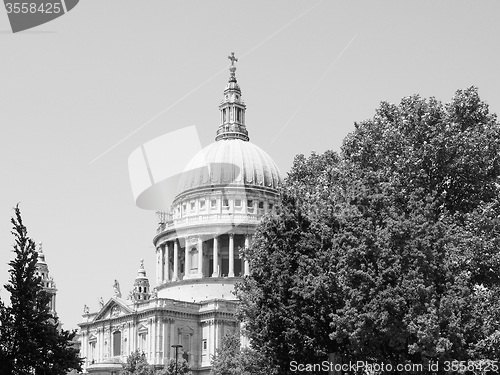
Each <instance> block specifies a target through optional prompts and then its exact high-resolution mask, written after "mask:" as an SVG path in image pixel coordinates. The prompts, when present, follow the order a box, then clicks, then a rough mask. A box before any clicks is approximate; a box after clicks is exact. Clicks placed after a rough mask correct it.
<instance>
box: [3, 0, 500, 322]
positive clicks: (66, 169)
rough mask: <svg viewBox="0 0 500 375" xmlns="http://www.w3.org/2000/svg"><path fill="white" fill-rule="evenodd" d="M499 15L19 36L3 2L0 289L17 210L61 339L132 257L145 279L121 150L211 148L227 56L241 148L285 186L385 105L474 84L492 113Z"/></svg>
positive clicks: (211, 15) (344, 7) (413, 13)
mask: <svg viewBox="0 0 500 375" xmlns="http://www.w3.org/2000/svg"><path fill="white" fill-rule="evenodd" d="M499 14H500V2H498V1H481V2H473V1H459V0H458V1H457V0H453V1H439V2H437V1H420V0H419V1H416V0H415V1H401V0H395V1H372V0H367V1H353V0H349V1H329V0H324V1H305V0H302V1H296V0H286V1H285V0H284V1H268V0H266V1H255V0H252V1H238V0H236V1H235V0H232V1H166V0H149V1H138V0H134V1H133V0H106V1H102V0H81V1H80V3H79V4H78V5H77V7H75V8H74V9H73V10H72V11H71V12H69V13H68V14H67V15H65V16H63V17H60V18H58V19H56V20H54V21H53V22H50V23H47V24H44V25H41V26H39V27H37V28H36V29H32V30H28V31H26V32H22V33H18V34H12V33H11V31H10V26H9V23H8V18H7V13H6V11H5V10H4V9H3V8H1V9H0V129H1V133H0V182H1V194H0V249H1V250H0V283H1V284H2V285H3V284H5V282H6V281H7V278H8V274H7V270H8V267H7V262H8V261H9V260H10V259H11V258H12V256H13V253H12V252H11V251H10V250H11V248H12V244H13V241H14V239H13V236H12V235H11V234H10V230H11V224H10V217H11V216H12V215H13V210H12V207H13V206H15V204H16V203H18V202H20V207H21V210H22V214H23V219H24V221H25V224H26V225H27V227H28V232H29V234H30V235H31V237H32V238H33V239H34V240H35V241H36V242H39V241H43V243H44V252H45V255H46V260H47V262H48V265H49V269H50V272H51V274H52V276H53V277H54V279H55V281H56V283H57V287H58V289H59V292H58V297H57V309H58V312H59V316H60V317H61V319H62V321H63V322H64V326H65V328H76V324H77V323H78V322H79V321H80V319H81V314H82V312H83V305H84V304H87V305H88V306H89V307H90V309H91V310H92V311H95V310H97V308H98V298H99V297H101V296H102V297H103V298H104V300H107V299H108V298H110V297H111V296H112V295H113V288H112V285H113V281H114V279H118V281H119V282H120V285H121V289H122V293H123V294H124V295H125V296H126V295H127V294H128V291H129V290H130V289H131V288H132V285H133V281H134V278H135V277H136V275H137V270H138V268H139V260H140V259H141V258H144V259H145V267H146V270H147V272H148V276H149V278H150V281H151V284H152V285H153V286H154V284H155V266H154V261H155V254H154V248H153V245H152V238H153V236H154V234H155V230H156V224H157V220H156V216H155V214H154V212H152V211H145V210H142V209H140V208H137V207H136V206H135V203H134V200H133V197H132V192H131V188H130V183H129V176H128V166H127V160H128V156H129V155H130V154H131V153H132V151H133V150H134V149H136V148H137V147H139V146H140V145H142V144H143V143H145V142H147V141H149V140H151V139H154V138H156V137H158V136H161V135H163V134H165V133H168V132H171V131H173V130H175V129H179V128H182V127H186V126H190V125H195V126H196V127H197V130H198V133H199V137H200V142H201V144H202V145H203V146H205V145H208V144H209V143H211V142H213V140H214V137H215V132H216V129H217V127H218V124H219V111H218V104H219V103H220V100H221V99H222V91H223V89H224V87H225V85H226V82H227V79H228V76H229V73H228V71H227V67H228V66H229V60H228V59H227V56H228V54H229V53H230V52H232V51H234V52H235V53H236V56H237V57H238V58H239V62H238V63H237V67H238V70H237V72H236V76H237V79H238V83H239V84H240V86H241V89H242V92H243V98H244V100H245V102H246V104H247V118H246V119H247V121H246V122H247V128H248V132H249V135H250V139H251V141H252V142H254V143H255V144H257V145H258V146H260V147H261V148H263V149H264V150H266V151H267V152H268V153H269V154H270V155H271V156H272V157H273V158H274V160H275V161H276V163H277V165H278V166H279V168H280V169H281V172H282V174H283V175H286V172H287V170H288V169H289V168H290V166H291V164H292V161H293V157H294V155H296V154H298V153H303V154H306V155H308V154H310V152H311V151H313V150H314V151H316V152H323V151H325V150H327V149H333V150H339V147H340V145H341V142H342V139H343V138H344V137H345V135H346V134H347V133H349V132H350V131H352V130H353V128H354V127H353V124H354V122H355V121H362V120H364V119H367V118H370V117H372V116H373V114H374V111H375V108H377V106H378V105H379V103H380V101H382V100H386V101H390V102H399V100H400V98H401V97H403V96H408V95H412V94H416V93H418V94H420V95H421V96H423V97H429V96H435V97H436V98H438V99H439V100H442V101H444V102H446V101H449V100H450V99H451V97H452V96H453V94H454V92H455V91H456V90H457V89H464V88H466V87H468V86H471V85H475V86H477V87H479V94H480V96H481V98H482V99H483V100H485V101H486V102H487V103H489V105H490V109H491V111H493V112H496V113H499V112H500V70H499V68H498V67H499V66H500V40H499V39H500V22H498V15H499ZM221 70H224V71H223V72H222V73H220V74H217V73H219V72H221ZM174 104H175V105H174ZM166 109H167V110H166ZM162 111H164V112H163V113H162V114H161V115H160V116H158V117H157V118H156V119H155V120H154V121H152V122H150V123H149V124H148V125H146V126H144V127H143V128H142V129H140V130H139V131H137V132H135V133H134V134H133V135H131V136H130V137H128V138H126V137H127V136H128V135H130V134H131V133H132V132H134V131H136V130H137V129H139V128H140V127H141V126H142V125H143V124H145V123H146V122H147V121H149V120H150V119H151V118H153V117H155V116H156V115H158V114H159V113H161V112H162ZM124 138H126V139H125V140H124V141H123V142H122V140H123V139H124ZM114 146H116V147H114ZM113 147H114V148H113ZM186 147H190V145H189V144H186ZM110 148H112V149H111V151H109V152H108V153H106V154H104V155H103V153H104V152H106V151H107V150H109V149H110ZM96 159H97V160H96ZM0 296H1V298H3V299H4V300H6V299H7V298H8V295H7V292H6V291H5V290H3V289H2V290H1V291H0Z"/></svg>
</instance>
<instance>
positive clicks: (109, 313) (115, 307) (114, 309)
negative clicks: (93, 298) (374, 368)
mask: <svg viewBox="0 0 500 375" xmlns="http://www.w3.org/2000/svg"><path fill="white" fill-rule="evenodd" d="M130 313H132V309H131V308H130V307H129V306H127V303H126V302H125V301H124V300H122V299H121V298H118V297H112V298H111V299H110V300H109V301H108V302H107V303H106V304H105V305H104V306H103V307H102V308H101V310H100V311H99V312H98V313H97V315H96V317H95V318H94V322H95V321H98V320H109V319H115V318H118V317H120V316H123V315H128V314H130Z"/></svg>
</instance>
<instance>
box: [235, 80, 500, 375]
mask: <svg viewBox="0 0 500 375" xmlns="http://www.w3.org/2000/svg"><path fill="white" fill-rule="evenodd" d="M499 175H500V127H499V124H498V123H497V121H496V116H495V115H493V114H490V113H489V111H488V106H487V105H486V104H485V103H484V102H482V101H481V100H480V99H479V96H478V93H477V89H476V88H473V87H472V88H469V89H467V90H463V91H458V92H457V93H456V95H455V97H454V98H453V99H452V101H451V102H450V103H448V104H446V105H443V104H441V103H440V102H438V101H436V100H435V99H433V98H431V99H429V100H424V99H421V98H420V97H418V96H413V97H408V98H403V99H402V101H401V103H400V104H399V105H393V104H388V103H382V104H381V105H380V108H379V109H378V110H377V111H376V114H375V116H374V117H373V119H371V120H367V121H364V122H362V123H360V124H356V129H355V131H354V132H353V133H352V134H350V135H349V136H348V137H347V138H346V139H345V140H344V143H343V147H342V153H341V155H340V157H338V156H337V155H336V154H334V153H332V152H327V153H325V154H323V155H316V154H313V155H311V157H310V158H308V159H306V158H304V157H303V156H298V157H296V159H295V162H294V166H293V167H292V170H291V172H290V173H289V174H288V177H287V178H286V180H285V184H284V186H283V188H282V191H281V205H280V210H279V211H278V212H277V214H276V215H274V216H269V217H267V218H265V219H264V220H263V222H262V224H261V225H260V227H259V228H258V230H257V232H256V235H255V239H254V243H253V245H252V247H251V248H250V249H249V250H248V251H247V253H246V254H245V255H246V256H248V257H249V259H252V263H251V269H252V275H251V277H249V278H246V279H245V280H244V281H243V282H242V283H240V284H239V285H238V286H237V295H238V297H239V298H240V300H241V302H242V303H241V305H240V316H241V318H242V319H243V320H244V321H245V322H247V323H246V330H247V335H248V336H249V338H250V340H251V342H252V343H253V344H254V345H255V346H256V347H259V349H262V353H264V355H265V356H266V357H267V358H268V359H269V360H270V361H271V363H272V365H273V366H275V368H276V369H277V372H278V373H279V374H287V373H289V369H290V367H289V366H290V362H291V361H297V362H298V363H320V362H321V361H322V360H324V359H326V358H327V355H328V353H337V354H340V355H342V356H343V357H344V358H345V359H348V360H351V361H357V360H362V361H368V362H375V363H376V362H378V363H381V362H384V363H386V364H387V363H392V364H396V363H410V362H412V363H423V364H425V363H427V362H428V361H436V360H440V361H444V360H473V361H484V360H486V359H489V360H493V361H494V360H499V359H500V356H499V351H498V349H497V348H498V345H497V343H498V340H499V336H500V334H499V332H500V325H499V322H500V319H498V318H499V316H498V315H499V313H498V312H499V311H500V301H499V299H498V297H497V296H498V291H499V289H500V267H498V266H499V263H500V253H499V251H500V247H499V246H498V245H499V243H498V241H499V240H498V239H499V238H500V226H499V220H498V217H500V208H499V206H500V205H499V196H500V194H499V189H498V187H499V185H498V176H499ZM442 371H443V366H441V372H442Z"/></svg>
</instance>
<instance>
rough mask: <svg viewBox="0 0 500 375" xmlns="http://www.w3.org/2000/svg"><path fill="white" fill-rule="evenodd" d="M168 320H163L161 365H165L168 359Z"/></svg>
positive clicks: (169, 322) (169, 323)
mask: <svg viewBox="0 0 500 375" xmlns="http://www.w3.org/2000/svg"><path fill="white" fill-rule="evenodd" d="M171 324H172V323H171V321H170V318H167V319H165V320H164V325H163V328H164V329H163V340H164V342H165V344H164V346H163V358H164V359H163V363H164V364H166V363H167V360H168V359H170V357H171V355H170V345H171V344H170V340H171V338H170V325H171Z"/></svg>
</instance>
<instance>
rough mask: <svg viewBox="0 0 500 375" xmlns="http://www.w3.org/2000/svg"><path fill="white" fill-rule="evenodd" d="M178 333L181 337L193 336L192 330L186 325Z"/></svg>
mask: <svg viewBox="0 0 500 375" xmlns="http://www.w3.org/2000/svg"><path fill="white" fill-rule="evenodd" d="M179 333H180V334H181V335H193V334H194V329H192V328H191V327H190V326H188V325H187V324H186V325H184V326H182V327H180V328H179Z"/></svg>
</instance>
